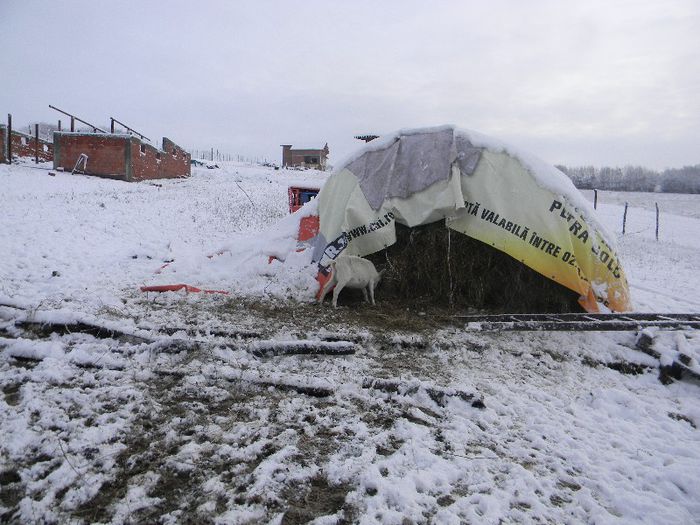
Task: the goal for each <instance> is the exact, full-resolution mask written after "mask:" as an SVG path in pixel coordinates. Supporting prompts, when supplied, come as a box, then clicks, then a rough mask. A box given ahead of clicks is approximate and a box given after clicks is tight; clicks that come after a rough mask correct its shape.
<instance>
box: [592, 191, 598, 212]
mask: <svg viewBox="0 0 700 525" xmlns="http://www.w3.org/2000/svg"><path fill="white" fill-rule="evenodd" d="M593 209H594V210H597V209H598V190H593Z"/></svg>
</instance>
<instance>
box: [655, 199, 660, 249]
mask: <svg viewBox="0 0 700 525" xmlns="http://www.w3.org/2000/svg"><path fill="white" fill-rule="evenodd" d="M654 206H656V240H657V241H658V240H659V203H658V202H655V203H654Z"/></svg>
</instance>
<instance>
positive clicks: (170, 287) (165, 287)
mask: <svg viewBox="0 0 700 525" xmlns="http://www.w3.org/2000/svg"><path fill="white" fill-rule="evenodd" d="M178 290H185V291H186V292H188V293H189V292H195V293H197V292H203V293H220V294H224V295H228V292H227V291H225V290H202V289H201V288H197V287H195V286H190V285H189V284H161V285H157V286H142V287H141V291H142V292H177V291H178Z"/></svg>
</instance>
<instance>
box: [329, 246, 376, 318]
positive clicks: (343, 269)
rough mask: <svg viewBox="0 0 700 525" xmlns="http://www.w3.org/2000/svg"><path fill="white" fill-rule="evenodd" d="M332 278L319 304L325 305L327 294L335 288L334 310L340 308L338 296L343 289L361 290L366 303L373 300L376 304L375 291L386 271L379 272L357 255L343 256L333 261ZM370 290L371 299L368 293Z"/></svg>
mask: <svg viewBox="0 0 700 525" xmlns="http://www.w3.org/2000/svg"><path fill="white" fill-rule="evenodd" d="M330 267H331V278H330V279H329V280H328V282H327V283H326V285H325V286H324V287H323V293H322V294H321V298H320V299H319V303H323V300H324V299H325V298H326V294H327V293H328V292H329V291H330V290H331V288H333V285H335V289H334V290H333V308H338V295H339V294H340V292H341V290H342V289H343V288H360V289H361V290H362V293H363V295H364V296H365V301H368V300H371V302H372V304H374V289H375V288H376V287H377V284H379V281H381V279H382V275H383V274H384V270H382V271H381V272H377V269H376V268H375V267H374V264H372V263H371V262H370V261H368V260H367V259H363V258H362V257H357V256H355V255H341V256H340V257H338V258H337V259H335V260H334V261H331V264H330ZM368 290H369V299H368V298H367V291H368Z"/></svg>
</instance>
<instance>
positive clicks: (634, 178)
mask: <svg viewBox="0 0 700 525" xmlns="http://www.w3.org/2000/svg"><path fill="white" fill-rule="evenodd" d="M556 167H557V169H559V170H561V171H562V172H564V173H565V174H566V175H567V176H568V177H569V178H570V179H571V181H572V182H573V183H574V186H576V187H577V188H578V189H581V190H610V191H641V192H656V193H700V164H697V165H695V166H684V167H682V168H669V169H665V170H663V171H655V170H652V169H649V168H645V167H643V166H624V167H622V168H619V167H615V168H612V167H609V166H603V167H600V168H597V167H595V166H577V167H570V166H562V165H557V166H556Z"/></svg>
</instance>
